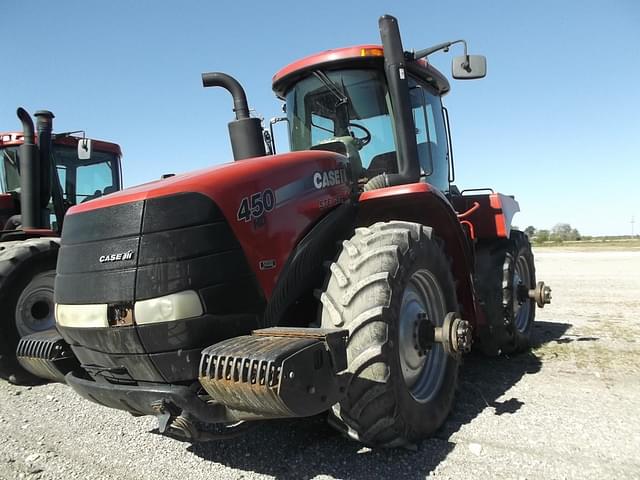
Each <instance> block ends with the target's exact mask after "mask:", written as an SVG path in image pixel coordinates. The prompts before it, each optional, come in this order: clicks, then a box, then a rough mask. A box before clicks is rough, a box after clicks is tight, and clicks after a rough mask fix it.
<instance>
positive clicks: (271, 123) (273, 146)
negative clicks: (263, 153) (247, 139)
mask: <svg viewBox="0 0 640 480" xmlns="http://www.w3.org/2000/svg"><path fill="white" fill-rule="evenodd" d="M284 105H286V103H285V104H284ZM288 120H289V118H288V117H273V118H272V119H271V120H270V121H269V136H270V137H271V139H270V140H271V147H270V148H271V152H272V153H271V154H272V155H275V154H276V137H275V136H274V135H273V126H274V125H275V124H276V123H280V122H286V121H288Z"/></svg>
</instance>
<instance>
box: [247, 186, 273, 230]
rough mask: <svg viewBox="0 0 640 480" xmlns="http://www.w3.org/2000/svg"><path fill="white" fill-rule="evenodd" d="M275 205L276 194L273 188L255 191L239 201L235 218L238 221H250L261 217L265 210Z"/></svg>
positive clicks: (268, 210) (269, 209) (267, 210)
mask: <svg viewBox="0 0 640 480" xmlns="http://www.w3.org/2000/svg"><path fill="white" fill-rule="evenodd" d="M275 205H276V196H275V194H274V193H273V190H271V189H270V188H267V189H266V190H265V191H264V192H257V193H254V194H253V195H250V196H248V197H244V198H243V199H242V200H241V201H240V207H239V208H238V214H237V218H238V221H239V222H240V221H245V222H250V221H251V220H255V219H258V218H260V217H262V215H264V214H265V213H266V212H270V211H271V210H273V207H275Z"/></svg>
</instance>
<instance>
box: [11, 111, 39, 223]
mask: <svg viewBox="0 0 640 480" xmlns="http://www.w3.org/2000/svg"><path fill="white" fill-rule="evenodd" d="M16 113H17V115H18V118H19V119H20V121H21V122H22V132H23V136H24V140H23V143H22V145H20V149H19V152H20V153H19V155H20V214H21V216H22V228H40V227H41V223H42V222H41V219H40V161H39V154H38V146H37V145H36V143H35V130H34V127H33V120H32V119H31V116H30V115H29V113H28V112H27V111H26V110H25V109H24V108H22V107H20V108H18V111H17V112H16Z"/></svg>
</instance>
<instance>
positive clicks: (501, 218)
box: [453, 193, 511, 239]
mask: <svg viewBox="0 0 640 480" xmlns="http://www.w3.org/2000/svg"><path fill="white" fill-rule="evenodd" d="M506 200H511V199H509V198H507V197H506V196H505V195H502V194H501V193H490V194H478V195H465V196H463V197H455V198H453V203H454V206H455V208H456V210H458V211H459V212H461V213H462V212H465V211H467V210H469V209H470V208H471V207H472V206H473V205H474V204H478V205H479V207H478V208H476V209H475V210H473V211H472V212H469V213H468V214H466V215H465V218H464V220H465V221H467V222H469V223H471V224H472V226H473V229H472V231H473V232H474V234H475V236H476V238H480V239H483V238H484V239H488V238H508V237H509V235H508V232H509V230H510V224H509V222H510V221H511V219H510V218H509V219H507V215H506V214H505V205H504V201H506Z"/></svg>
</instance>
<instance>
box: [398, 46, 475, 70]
mask: <svg viewBox="0 0 640 480" xmlns="http://www.w3.org/2000/svg"><path fill="white" fill-rule="evenodd" d="M457 43H462V44H463V45H464V56H465V57H467V58H468V57H469V55H468V53H467V42H466V41H464V40H462V39H460V40H452V41H451V42H444V43H439V44H438V45H434V46H433V47H429V48H424V49H422V50H418V51H417V52H409V56H410V58H409V59H410V60H418V59H420V58H424V57H427V56H429V55H431V54H432V53H436V52H438V51H440V50H444V51H445V52H447V51H448V50H449V47H451V46H452V45H455V44H457ZM468 68H469V62H468V61H467V62H466V65H465V69H468Z"/></svg>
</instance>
